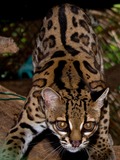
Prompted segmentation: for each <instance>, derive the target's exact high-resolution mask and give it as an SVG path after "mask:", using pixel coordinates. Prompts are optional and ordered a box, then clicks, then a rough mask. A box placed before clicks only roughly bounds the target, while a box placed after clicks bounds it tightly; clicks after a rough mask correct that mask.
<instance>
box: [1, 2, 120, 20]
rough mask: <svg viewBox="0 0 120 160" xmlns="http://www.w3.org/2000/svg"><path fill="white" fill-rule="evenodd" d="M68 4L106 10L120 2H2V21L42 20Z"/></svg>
mask: <svg viewBox="0 0 120 160" xmlns="http://www.w3.org/2000/svg"><path fill="white" fill-rule="evenodd" d="M67 2H68V3H74V4H76V5H79V6H80V7H82V8H88V9H89V8H90V9H104V8H111V7H112V6H113V4H116V3H120V0H43V1H41V0H7V1H6V0H1V2H0V19H17V20H18V19H37V18H42V17H43V16H44V15H45V14H46V12H47V11H48V9H49V8H51V7H53V6H54V5H56V4H61V3H67Z"/></svg>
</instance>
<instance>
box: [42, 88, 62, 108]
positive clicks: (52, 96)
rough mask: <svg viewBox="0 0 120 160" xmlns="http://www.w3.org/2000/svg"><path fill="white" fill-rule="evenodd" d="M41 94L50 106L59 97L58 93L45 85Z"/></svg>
mask: <svg viewBox="0 0 120 160" xmlns="http://www.w3.org/2000/svg"><path fill="white" fill-rule="evenodd" d="M41 96H42V98H43V100H44V102H45V105H47V106H52V105H53V104H55V103H56V102H57V100H58V99H60V95H59V94H58V93H57V92H56V91H54V90H53V89H52V88H50V87H45V88H44V89H43V90H42V92H41Z"/></svg>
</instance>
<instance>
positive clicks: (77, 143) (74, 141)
mask: <svg viewBox="0 0 120 160" xmlns="http://www.w3.org/2000/svg"><path fill="white" fill-rule="evenodd" d="M80 143H81V142H80V141H79V140H71V144H72V147H75V148H76V147H79V146H80Z"/></svg>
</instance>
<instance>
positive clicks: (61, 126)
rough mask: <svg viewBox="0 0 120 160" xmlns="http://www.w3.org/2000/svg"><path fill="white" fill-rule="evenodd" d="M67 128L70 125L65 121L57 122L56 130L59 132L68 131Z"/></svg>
mask: <svg viewBox="0 0 120 160" xmlns="http://www.w3.org/2000/svg"><path fill="white" fill-rule="evenodd" d="M67 127H68V124H67V122H65V121H57V122H56V128H57V129H58V130H59V131H65V130H66V129H67Z"/></svg>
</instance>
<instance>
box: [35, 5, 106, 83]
mask: <svg viewBox="0 0 120 160" xmlns="http://www.w3.org/2000/svg"><path fill="white" fill-rule="evenodd" d="M36 44H37V45H36V48H35V50H34V53H33V64H34V68H35V71H36V70H37V71H38V70H39V68H41V67H42V68H45V69H47V71H49V72H50V74H51V77H56V75H54V74H55V73H56V72H55V70H57V71H60V72H61V74H60V75H58V74H57V78H58V77H59V76H61V77H62V78H61V79H62V81H64V83H66V82H65V81H66V80H69V79H70V77H71V78H72V77H73V78H75V77H76V79H77V84H78V81H79V80H80V79H83V80H84V81H86V82H85V83H91V82H92V81H103V79H104V78H103V64H102V58H101V49H100V46H99V43H98V39H97V36H96V34H95V32H94V30H93V28H92V24H91V19H90V17H89V16H88V15H87V14H86V12H84V11H83V10H82V9H81V8H79V7H78V6H75V5H73V4H67V3H66V4H63V5H58V6H55V7H53V8H52V9H51V10H50V11H49V12H48V14H47V16H46V17H45V18H44V19H43V24H42V27H41V29H40V33H39V34H38V38H37V43H36ZM45 66H46V67H45ZM50 68H51V69H50ZM60 68H61V69H60ZM70 68H72V69H70ZM67 71H68V72H69V75H73V76H69V75H68V74H67V73H66V72H67ZM45 72H46V70H45ZM42 76H43V74H42ZM64 77H66V78H64ZM67 77H68V78H67ZM73 78H72V79H73ZM50 79H51V78H50ZM50 79H49V81H50ZM78 79H79V80H78ZM52 81H53V82H55V78H54V79H53V80H52ZM52 81H51V83H52ZM72 82H73V80H72Z"/></svg>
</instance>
